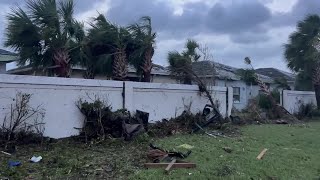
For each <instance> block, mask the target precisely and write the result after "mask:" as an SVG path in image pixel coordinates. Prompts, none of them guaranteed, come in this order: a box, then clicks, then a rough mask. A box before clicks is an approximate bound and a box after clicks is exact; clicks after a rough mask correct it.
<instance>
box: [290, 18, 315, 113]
mask: <svg viewBox="0 0 320 180" xmlns="http://www.w3.org/2000/svg"><path fill="white" fill-rule="evenodd" d="M319 33H320V17H319V16H318V15H310V16H307V17H306V18H305V19H304V20H303V21H300V22H299V23H298V25H297V31H296V32H294V33H292V34H291V35H290V37H289V43H288V44H286V45H285V58H286V62H287V65H288V67H289V68H290V69H291V70H293V71H295V72H298V73H299V74H301V73H302V74H306V75H308V77H312V78H310V79H311V80H312V84H313V86H314V90H315V93H316V99H317V106H318V108H320V78H319V77H318V75H319V74H320V72H319V73H318V71H319V69H320V67H319V62H320V61H319V60H320V59H319V56H318V54H319V53H318V51H317V48H316V46H314V41H315V38H317V36H318V35H319Z"/></svg>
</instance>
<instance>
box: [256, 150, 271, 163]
mask: <svg viewBox="0 0 320 180" xmlns="http://www.w3.org/2000/svg"><path fill="white" fill-rule="evenodd" d="M267 151H268V149H266V148H264V149H263V150H262V151H261V152H260V154H259V155H258V156H257V159H259V160H260V159H262V158H263V156H264V155H265V153H266V152H267Z"/></svg>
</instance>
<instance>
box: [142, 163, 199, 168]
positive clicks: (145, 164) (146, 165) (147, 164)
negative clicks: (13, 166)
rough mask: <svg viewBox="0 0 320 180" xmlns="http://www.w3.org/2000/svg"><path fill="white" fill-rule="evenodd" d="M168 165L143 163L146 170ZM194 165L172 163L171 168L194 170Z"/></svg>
mask: <svg viewBox="0 0 320 180" xmlns="http://www.w3.org/2000/svg"><path fill="white" fill-rule="evenodd" d="M169 164H170V163H144V167H146V168H165V167H168V165H169ZM195 167H196V164H195V163H174V164H173V165H172V167H171V168H195Z"/></svg>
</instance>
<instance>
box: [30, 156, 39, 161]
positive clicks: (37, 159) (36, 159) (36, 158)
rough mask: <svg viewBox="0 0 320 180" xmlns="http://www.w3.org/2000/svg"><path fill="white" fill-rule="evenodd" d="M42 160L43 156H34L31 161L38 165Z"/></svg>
mask: <svg viewBox="0 0 320 180" xmlns="http://www.w3.org/2000/svg"><path fill="white" fill-rule="evenodd" d="M41 160H42V157H41V156H38V157H36V156H33V157H32V158H31V159H30V162H33V163H38V162H40V161H41Z"/></svg>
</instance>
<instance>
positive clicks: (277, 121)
mask: <svg viewBox="0 0 320 180" xmlns="http://www.w3.org/2000/svg"><path fill="white" fill-rule="evenodd" d="M275 123H276V124H289V123H288V121H285V120H282V119H279V120H276V121H275Z"/></svg>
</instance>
